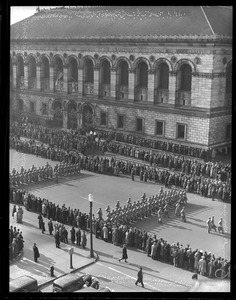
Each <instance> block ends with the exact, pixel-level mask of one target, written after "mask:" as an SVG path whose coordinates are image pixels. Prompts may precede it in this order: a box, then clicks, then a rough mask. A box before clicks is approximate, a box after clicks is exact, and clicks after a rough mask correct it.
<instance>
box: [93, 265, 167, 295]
mask: <svg viewBox="0 0 236 300" xmlns="http://www.w3.org/2000/svg"><path fill="white" fill-rule="evenodd" d="M97 264H98V265H101V266H103V267H106V268H108V269H110V270H112V271H115V272H117V273H120V274H123V275H125V276H127V277H130V278H132V279H134V280H135V281H136V280H137V278H135V277H133V276H131V275H128V274H126V273H123V272H121V271H118V270H116V269H114V268H112V267H107V266H105V265H103V264H101V263H97ZM143 283H144V285H148V286H150V287H151V288H153V289H155V290H157V291H159V292H161V290H160V289H158V288H156V287H154V286H152V285H150V284H148V283H145V282H143Z"/></svg>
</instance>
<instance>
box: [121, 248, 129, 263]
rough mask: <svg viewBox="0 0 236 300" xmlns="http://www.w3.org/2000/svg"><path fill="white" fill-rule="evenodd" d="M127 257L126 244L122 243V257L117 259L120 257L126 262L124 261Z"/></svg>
mask: <svg viewBox="0 0 236 300" xmlns="http://www.w3.org/2000/svg"><path fill="white" fill-rule="evenodd" d="M127 258H128V255H127V248H126V244H124V245H123V248H122V257H121V258H120V259H119V262H120V261H121V260H122V259H124V260H125V262H127V261H126V259H127Z"/></svg>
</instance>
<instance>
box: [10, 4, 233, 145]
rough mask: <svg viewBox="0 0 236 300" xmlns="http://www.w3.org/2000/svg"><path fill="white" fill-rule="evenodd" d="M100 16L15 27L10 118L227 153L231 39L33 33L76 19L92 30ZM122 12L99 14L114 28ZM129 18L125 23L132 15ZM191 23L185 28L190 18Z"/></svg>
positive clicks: (90, 12)
mask: <svg viewBox="0 0 236 300" xmlns="http://www.w3.org/2000/svg"><path fill="white" fill-rule="evenodd" d="M155 8H156V13H158V12H159V13H160V11H164V12H165V14H166V15H167V10H163V8H162V10H161V9H160V7H159V8H158V7H155ZM122 9H123V8H122ZM104 10H105V8H104V7H103V8H96V7H94V8H89V9H88V8H87V9H86V10H85V8H74V9H73V8H70V9H69V8H64V9H61V8H58V9H55V10H49V11H39V12H38V13H36V14H35V15H34V16H32V17H30V18H28V19H29V20H28V19H26V20H23V21H22V22H19V23H17V24H15V25H13V26H12V28H11V53H10V75H11V93H10V107H11V110H12V111H14V112H21V113H27V114H30V115H34V116H37V117H38V118H39V119H40V120H41V122H45V121H46V120H53V122H54V125H55V126H59V127H61V128H73V129H75V128H81V127H82V126H83V127H85V128H86V129H87V130H89V129H90V128H92V127H93V128H97V129H103V130H114V131H117V132H125V133H127V134H133V135H140V136H146V137H149V138H154V139H155V138H156V139H159V140H166V141H173V142H177V143H180V144H184V145H191V146H197V147H204V148H206V149H207V148H222V147H229V146H230V144H231V105H232V36H231V32H230V30H229V29H228V28H227V30H228V31H229V32H228V34H226V33H227V30H226V29H224V30H225V31H223V32H220V31H219V33H220V34H217V33H215V32H214V31H213V29H212V27H211V26H210V29H211V30H212V31H213V32H214V34H202V33H201V32H200V31H201V28H200V29H198V30H199V32H197V31H194V30H192V32H191V33H188V34H185V35H183V34H172V32H168V35H166V34H165V35H163V34H162V35H160V34H159V35H152V34H150V35H147V34H146V33H145V32H144V33H143V34H141V35H137V34H136V33H135V32H134V34H133V35H129V36H127V35H124V32H122V30H121V32H120V33H122V35H121V34H120V35H117V33H116V35H112V34H111V33H110V34H109V35H107V34H106V32H104V31H103V30H102V29H101V32H100V33H101V35H100V36H98V35H97V36H96V35H94V33H93V36H91V33H89V32H86V35H85V36H76V37H75V36H73V35H72V36H71V37H70V35H69V37H67V36H63V34H61V36H60V30H58V31H59V35H58V36H56V37H48V36H41V35H39V36H37V34H35V32H36V29H34V26H36V25H37V26H38V24H37V22H39V20H40V19H42V20H44V21H45V20H50V18H49V16H51V18H52V16H54V17H60V16H63V15H66V16H67V17H68V15H69V16H71V18H72V20H73V18H75V13H76V12H77V15H76V16H77V18H78V11H79V13H80V14H79V16H80V18H78V19H77V25H78V26H80V24H83V19H84V17H83V18H82V17H81V16H85V15H86V16H91V19H92V20H93V18H95V13H96V14H98V12H99V13H100V14H101V11H104ZM124 10H125V8H124V9H123V10H121V8H116V10H115V9H114V8H113V7H112V8H109V7H108V8H107V9H106V10H105V11H106V14H108V16H110V18H111V16H113V18H115V16H116V17H117V15H118V17H117V20H119V19H120V18H121V12H122V11H124ZM175 10H176V9H175ZM175 10H172V11H171V9H169V10H168V12H169V13H170V11H171V13H172V14H173V15H174V13H173V11H175ZM177 10H178V9H177ZM195 10H196V8H195V7H194V8H191V9H190V10H188V12H189V11H190V13H191V12H192V11H193V12H194V13H195V14H196V13H199V12H196V11H195ZM202 10H203V11H204V12H205V14H206V13H207V12H206V10H207V9H205V10H204V9H203V8H202V7H201V10H200V9H199V11H200V12H201V11H202ZM127 11H129V16H130V7H129V8H127ZM137 11H138V13H139V14H138V13H137ZM152 11H153V10H152ZM179 11H181V12H182V15H181V16H182V19H184V17H186V18H187V13H186V10H183V9H182V10H179ZM183 12H185V14H184V13H183ZM217 12H218V13H220V11H219V10H217ZM125 13H126V15H125ZM125 13H124V15H125V16H126V17H125V18H124V17H123V19H125V21H124V22H126V23H127V26H128V25H129V22H130V17H129V18H128V17H127V12H126V10H125ZM132 13H133V16H135V17H136V18H138V17H137V16H139V18H140V14H141V17H142V18H144V15H145V12H144V11H142V9H141V8H136V7H133V8H132ZM119 14H120V15H119ZM142 14H143V15H142ZM146 14H147V13H146ZM48 15H49V16H48ZM98 15H99V14H98ZM158 16H159V15H158ZM167 16H168V15H167ZM208 16H210V13H209V12H208ZM177 17H178V16H175V18H177ZM188 17H189V18H190V20H191V15H190V16H188ZM199 18H200V17H199ZM215 18H217V16H215ZM121 19H122V18H121ZM126 19H128V21H129V22H128V21H126ZM209 19H210V17H209ZM27 20H28V21H27ZM105 20H106V19H105ZM109 20H110V19H109V18H108V21H109ZM117 20H116V22H118V21H117ZM154 21H155V20H154ZM154 21H153V22H154ZM208 21H209V20H208ZM51 22H53V21H51ZM150 22H151V21H150ZM158 22H162V21H160V20H159V19H158ZM193 22H194V20H193ZM140 23H141V25H142V22H140ZM25 24H27V26H26V25H25ZM31 24H32V25H31ZM35 24H36V25H35ZM99 24H100V23H99ZM99 24H96V22H94V23H93V24H91V25H90V26H91V27H93V26H94V27H96V26H98V25H99ZM115 24H116V23H115ZM117 24H119V22H118V23H117ZM141 25H140V26H141ZM45 26H46V25H45ZM64 26H66V24H64ZM68 26H69V25H68ZM32 28H33V29H32ZM152 28H155V26H153V25H152V27H151V29H152ZM34 30H35V32H34ZM48 30H49V31H50V26H49V25H48ZM70 30H71V27H68V32H70ZM92 30H93V29H92ZM149 30H150V28H149ZM179 30H181V28H179ZM32 32H33V33H34V34H35V35H36V36H37V37H36V38H35V37H34V35H33V33H32ZM225 32H226V33H225ZM36 33H37V32H36ZM151 33H152V32H151ZM222 33H223V34H222Z"/></svg>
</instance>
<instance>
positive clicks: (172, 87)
mask: <svg viewBox="0 0 236 300" xmlns="http://www.w3.org/2000/svg"><path fill="white" fill-rule="evenodd" d="M175 99H176V72H172V71H170V72H169V104H173V105H175Z"/></svg>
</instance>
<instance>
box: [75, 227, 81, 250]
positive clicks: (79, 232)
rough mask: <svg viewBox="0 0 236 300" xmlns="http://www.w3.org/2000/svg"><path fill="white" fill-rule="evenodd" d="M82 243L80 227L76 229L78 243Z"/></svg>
mask: <svg viewBox="0 0 236 300" xmlns="http://www.w3.org/2000/svg"><path fill="white" fill-rule="evenodd" d="M80 243H81V230H80V228H78V230H77V231H76V245H77V246H80Z"/></svg>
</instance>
